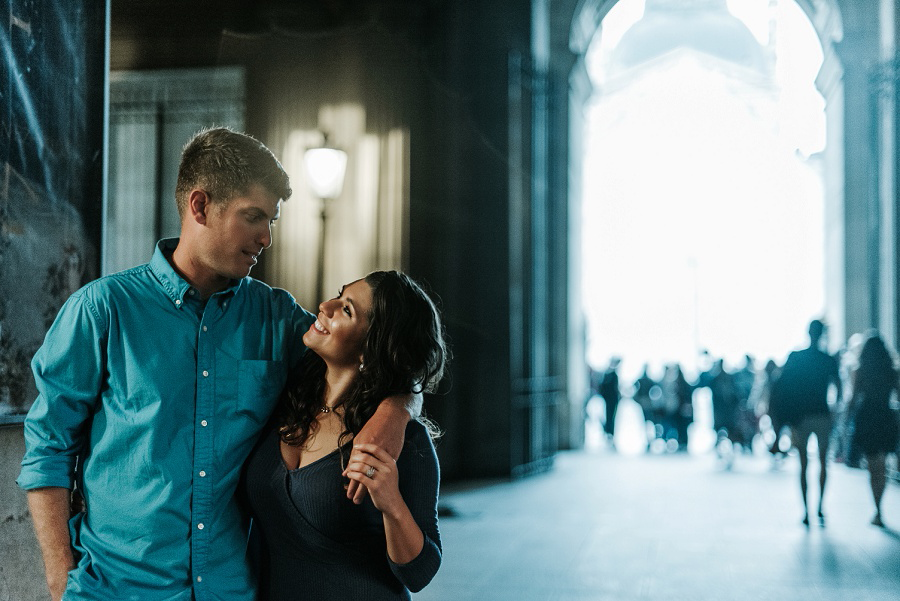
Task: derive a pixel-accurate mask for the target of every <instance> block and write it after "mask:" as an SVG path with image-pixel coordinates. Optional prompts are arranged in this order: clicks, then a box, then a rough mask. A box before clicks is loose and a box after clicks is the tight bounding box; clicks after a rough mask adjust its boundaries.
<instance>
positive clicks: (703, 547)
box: [414, 449, 900, 601]
mask: <svg viewBox="0 0 900 601" xmlns="http://www.w3.org/2000/svg"><path fill="white" fill-rule="evenodd" d="M798 471H799V467H798V464H797V459H796V458H795V457H788V458H787V460H786V461H785V463H784V464H783V465H781V466H780V468H778V469H773V465H772V462H771V460H770V458H769V457H768V456H767V455H763V454H757V455H756V456H741V455H739V456H737V457H736V461H735V463H734V466H733V468H732V469H731V470H726V469H723V467H722V466H721V465H720V464H718V463H717V460H716V458H715V456H714V455H712V454H703V455H699V456H698V455H687V454H651V455H643V454H640V455H632V456H627V455H622V454H616V453H613V452H611V451H609V450H604V449H599V450H593V451H582V452H568V453H562V454H560V455H559V456H558V457H557V460H556V464H555V467H554V469H553V470H552V471H550V472H548V473H545V474H542V475H538V476H533V477H531V478H526V479H523V480H517V481H513V482H494V483H480V484H468V485H455V486H446V487H445V489H444V490H443V491H442V505H443V506H444V507H446V508H447V509H450V510H452V511H453V512H454V513H455V515H453V516H448V517H444V518H442V521H441V531H442V536H443V543H444V563H443V566H442V567H441V570H440V572H439V573H438V575H437V576H436V577H435V579H434V581H433V582H432V583H431V584H430V585H429V586H428V587H427V588H426V589H425V590H424V591H422V592H421V593H418V594H416V595H414V598H415V599H418V600H426V599H434V600H437V599H440V600H448V599H453V600H455V601H460V600H466V599H478V600H486V601H503V600H516V601H523V600H538V599H540V600H544V599H547V600H568V599H573V600H586V599H596V600H611V601H636V600H644V599H653V600H661V601H664V600H673V601H674V600H678V601H680V600H685V601H707V600H709V601H744V600H747V601H750V600H753V601H766V600H773V601H774V600H778V601H804V600H815V601H838V600H841V601H843V600H854V601H855V600H860V601H900V485H898V484H897V483H896V482H894V483H890V484H889V486H888V490H887V492H886V494H885V499H884V503H883V513H884V520H885V522H886V523H887V525H888V527H887V528H884V529H881V528H876V527H874V526H871V525H870V524H869V520H870V519H871V517H872V515H873V506H872V501H871V493H870V491H869V486H868V473H867V472H865V471H862V470H853V469H850V468H847V467H845V466H843V465H831V466H830V469H829V480H828V488H827V489H826V493H825V513H826V517H827V523H826V525H825V527H821V526H819V525H818V524H814V525H813V526H812V527H809V528H806V527H804V526H802V525H801V517H802V512H801V501H800V491H799V483H798ZM818 473H819V470H818V464H817V463H816V462H813V463H812V464H811V466H810V474H809V476H810V482H811V484H812V486H811V487H810V489H811V490H815V491H817V490H818V485H817V481H818ZM816 498H817V493H815V494H814V495H813V499H812V501H813V502H815V501H816ZM891 526H893V528H891Z"/></svg>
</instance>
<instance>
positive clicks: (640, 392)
mask: <svg viewBox="0 0 900 601" xmlns="http://www.w3.org/2000/svg"><path fill="white" fill-rule="evenodd" d="M661 396H662V391H661V389H660V387H659V384H657V383H656V380H654V379H653V378H652V377H650V368H649V366H648V365H647V364H644V371H643V372H641V375H640V377H639V378H638V379H637V380H636V381H635V382H634V394H633V395H632V398H634V402H635V403H637V404H638V405H639V406H640V407H641V411H643V412H644V422H645V423H647V422H649V423H650V424H651V425H652V427H653V436H652V437H649V436H648V441H647V449H648V450H649V449H650V443H651V442H652V438H657V434H656V424H657V422H656V417H655V416H654V413H653V411H654V407H653V404H654V399H656V400H657V401H658V400H659V398H660V397H661Z"/></svg>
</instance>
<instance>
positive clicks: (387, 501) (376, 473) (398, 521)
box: [344, 443, 425, 564]
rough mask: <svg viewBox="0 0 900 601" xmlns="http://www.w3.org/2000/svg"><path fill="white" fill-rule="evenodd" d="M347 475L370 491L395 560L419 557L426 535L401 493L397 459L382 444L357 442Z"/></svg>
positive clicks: (345, 472) (345, 473)
mask: <svg viewBox="0 0 900 601" xmlns="http://www.w3.org/2000/svg"><path fill="white" fill-rule="evenodd" d="M344 476H346V477H347V478H350V480H352V481H354V482H359V483H360V484H362V485H363V486H365V487H366V488H367V489H368V490H369V497H370V498H371V499H372V503H373V504H374V505H375V507H376V508H377V509H378V511H380V512H381V515H382V519H383V520H384V536H385V540H386V542H387V552H388V557H390V558H391V561H393V562H395V563H399V564H405V563H409V562H410V561H412V560H413V559H415V558H416V557H418V556H419V554H420V553H421V552H422V549H423V548H424V546H425V535H424V534H423V533H422V529H421V528H419V526H418V524H416V521H415V519H413V516H412V514H411V513H410V511H409V506H408V505H407V504H406V501H404V500H403V496H402V495H401V494H400V477H399V475H398V474H397V462H396V461H394V458H393V457H391V456H390V454H388V452H387V451H385V450H384V449H383V448H381V447H380V446H378V445H375V444H368V443H359V444H355V445H353V452H352V453H351V454H350V461H348V462H347V469H345V470H344Z"/></svg>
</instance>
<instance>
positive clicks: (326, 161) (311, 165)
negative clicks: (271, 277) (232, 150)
mask: <svg viewBox="0 0 900 601" xmlns="http://www.w3.org/2000/svg"><path fill="white" fill-rule="evenodd" d="M303 164H304V167H305V168H306V177H307V181H309V187H310V189H311V190H312V193H313V194H314V195H315V196H316V197H317V198H318V199H319V202H320V203H321V213H320V219H321V231H320V232H319V269H318V272H317V273H316V301H317V302H321V301H322V300H323V299H324V294H325V287H324V279H325V231H326V230H325V226H326V224H327V221H328V211H327V209H328V207H327V204H328V201H329V200H333V199H335V198H337V197H338V196H340V195H341V190H342V189H343V187H344V174H345V172H346V170H347V153H346V152H344V151H343V150H338V149H337V148H332V147H330V146H328V136H327V135H325V136H323V142H322V146H320V147H317V148H310V149H309V150H307V151H306V153H304V155H303Z"/></svg>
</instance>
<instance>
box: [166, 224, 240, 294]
mask: <svg viewBox="0 0 900 601" xmlns="http://www.w3.org/2000/svg"><path fill="white" fill-rule="evenodd" d="M178 240H179V239H178V238H164V239H162V240H160V241H159V242H158V243H157V244H156V250H155V251H154V252H153V258H151V259H150V270H151V271H152V272H153V274H154V275H155V276H156V279H157V280H159V283H160V285H161V286H162V288H163V290H164V291H165V293H166V295H167V296H168V297H169V298H171V299H172V302H173V303H175V306H177V307H181V306H183V305H184V295H185V294H187V292H188V290H190V289H191V285H190V284H188V283H187V281H185V279H184V278H182V277H181V276H180V275H178V272H177V271H175V268H174V267H172V264H171V263H169V258H170V257H171V256H172V252H173V251H174V250H175V247H176V246H178ZM245 279H247V278H241V279H239V280H231V284H230V286H228V288H226V289H225V290H221V291H219V292H216V293H215V294H213V297H218V298H219V300H220V301H223V300H225V299H228V298H231V297H232V296H234V295H235V294H237V292H238V290H239V289H240V288H241V284H243V282H244V280H245Z"/></svg>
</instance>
